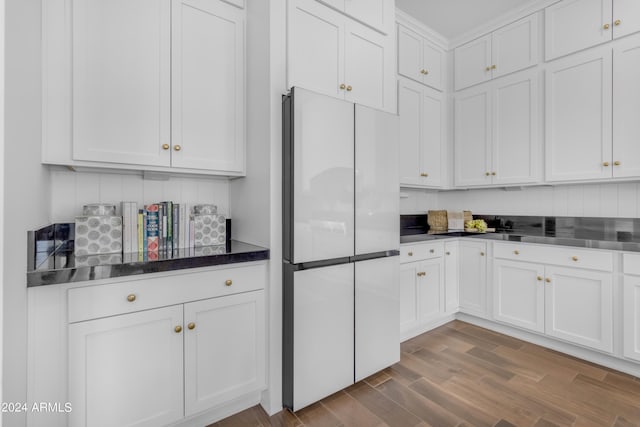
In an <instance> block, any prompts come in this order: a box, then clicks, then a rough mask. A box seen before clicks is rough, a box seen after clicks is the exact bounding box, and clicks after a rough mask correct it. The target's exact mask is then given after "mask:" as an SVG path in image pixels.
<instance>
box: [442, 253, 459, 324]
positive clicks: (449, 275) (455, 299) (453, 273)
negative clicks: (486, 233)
mask: <svg viewBox="0 0 640 427" xmlns="http://www.w3.org/2000/svg"><path fill="white" fill-rule="evenodd" d="M444 255H445V257H444V281H445V297H444V301H445V311H446V312H447V313H455V312H456V311H458V307H459V306H460V299H459V296H458V295H459V293H458V243H457V242H446V243H445V244H444Z"/></svg>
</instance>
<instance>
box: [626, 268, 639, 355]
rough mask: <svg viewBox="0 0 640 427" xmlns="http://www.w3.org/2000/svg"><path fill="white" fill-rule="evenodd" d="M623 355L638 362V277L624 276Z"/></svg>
mask: <svg viewBox="0 0 640 427" xmlns="http://www.w3.org/2000/svg"><path fill="white" fill-rule="evenodd" d="M623 325H624V326H623V329H624V332H623V333H624V356H625V357H628V358H630V359H634V360H637V361H638V362H640V277H634V276H625V277H624V321H623Z"/></svg>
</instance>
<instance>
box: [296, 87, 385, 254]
mask: <svg viewBox="0 0 640 427" xmlns="http://www.w3.org/2000/svg"><path fill="white" fill-rule="evenodd" d="M353 115H354V106H353V104H352V103H350V102H346V101H342V100H339V99H335V98H331V97H328V96H324V95H318V94H315V93H313V92H309V91H307V90H304V89H300V88H294V90H293V168H294V170H293V201H292V203H293V204H294V206H293V216H294V221H293V222H294V228H293V260H292V262H293V263H295V264H298V263H303V262H310V261H320V260H325V259H334V258H342V257H349V256H353V233H354V228H353V223H354V215H353V212H354V194H353V191H354V190H353V187H354V180H353V173H354V142H353V141H354V124H353ZM396 219H397V217H396Z"/></svg>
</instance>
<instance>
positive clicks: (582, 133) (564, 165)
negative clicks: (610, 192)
mask: <svg viewBox="0 0 640 427" xmlns="http://www.w3.org/2000/svg"><path fill="white" fill-rule="evenodd" d="M611 57H612V55H611V49H610V48H602V49H598V50H596V51H590V52H584V53H581V54H576V55H572V56H570V57H567V58H564V59H562V60H559V61H555V62H553V63H551V64H550V65H549V66H548V67H547V70H546V97H545V98H546V108H545V112H546V121H545V122H546V179H547V180H548V181H571V180H580V179H598V178H607V177H611V164H610V163H611V152H612V151H611V150H612V143H611V135H612V128H611V115H612V113H611V112H612V108H611V98H612V97H611V92H612V88H611V68H612V67H611Z"/></svg>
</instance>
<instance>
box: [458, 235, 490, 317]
mask: <svg viewBox="0 0 640 427" xmlns="http://www.w3.org/2000/svg"><path fill="white" fill-rule="evenodd" d="M458 247H459V252H458V254H459V264H460V266H462V268H461V269H460V276H459V286H460V310H461V311H462V312H463V313H468V314H473V315H477V316H482V317H484V316H486V314H487V256H486V252H487V245H486V243H484V242H471V241H468V240H462V241H460V243H459V246H458Z"/></svg>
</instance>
